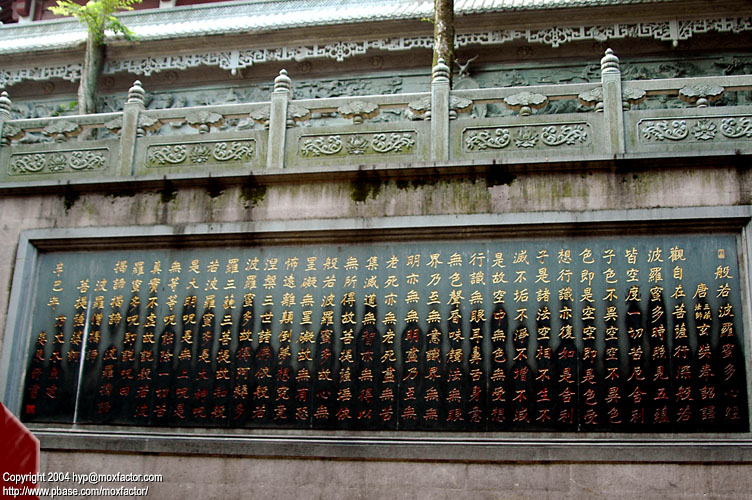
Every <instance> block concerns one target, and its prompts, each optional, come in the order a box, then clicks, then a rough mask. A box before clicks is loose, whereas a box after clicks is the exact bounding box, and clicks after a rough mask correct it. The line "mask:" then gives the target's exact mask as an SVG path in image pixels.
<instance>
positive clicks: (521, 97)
mask: <svg viewBox="0 0 752 500" xmlns="http://www.w3.org/2000/svg"><path fill="white" fill-rule="evenodd" d="M504 104H505V105H506V106H507V107H508V108H509V109H513V110H519V112H520V116H530V115H531V114H532V112H533V109H543V108H545V107H546V106H547V105H548V97H546V96H544V95H543V94H538V93H535V92H529V91H527V90H525V91H523V92H520V93H518V94H513V95H510V96H508V97H505V98H504Z"/></svg>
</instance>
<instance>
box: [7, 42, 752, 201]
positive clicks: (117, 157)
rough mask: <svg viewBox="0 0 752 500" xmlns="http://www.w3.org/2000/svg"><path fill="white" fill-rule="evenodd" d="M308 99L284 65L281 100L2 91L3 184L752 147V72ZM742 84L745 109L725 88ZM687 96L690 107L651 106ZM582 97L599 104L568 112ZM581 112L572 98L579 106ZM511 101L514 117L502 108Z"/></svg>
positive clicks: (608, 59)
mask: <svg viewBox="0 0 752 500" xmlns="http://www.w3.org/2000/svg"><path fill="white" fill-rule="evenodd" d="M601 73H602V75H601V82H600V83H576V84H560V85H538V86H529V87H504V88H484V89H463V90H455V91H452V90H450V83H449V78H448V77H449V68H447V67H446V65H444V64H443V62H441V61H440V62H439V64H437V66H436V67H434V68H433V72H432V81H431V87H430V91H428V92H425V93H412V94H389V95H371V96H363V97H337V98H324V99H305V100H294V99H292V98H291V92H290V89H291V86H292V85H293V84H294V82H293V81H292V80H291V78H290V77H289V76H288V75H287V73H286V72H285V71H284V70H283V71H281V72H280V75H279V76H278V77H277V78H276V79H275V82H274V89H273V91H272V93H271V96H270V100H269V101H267V102H256V103H243V104H228V105H215V106H202V107H188V108H172V109H161V110H146V109H145V107H144V95H145V91H144V89H143V88H142V86H141V83H140V82H138V81H136V82H135V83H134V85H133V87H132V88H131V89H130V91H129V95H128V100H127V102H126V104H125V105H124V109H123V110H122V111H121V112H117V113H102V114H94V115H78V116H59V117H50V118H35V119H22V120H12V119H10V105H11V101H10V98H9V96H8V95H7V94H6V93H3V94H2V97H0V130H2V134H1V135H0V137H1V139H2V142H1V143H0V187H1V188H2V189H4V190H13V189H16V188H18V187H21V186H28V185H35V186H42V187H43V186H48V185H60V184H62V183H70V184H78V183H80V184H86V183H91V182H102V181H103V180H107V181H117V180H128V181H129V182H132V181H139V180H148V179H153V178H155V177H156V178H174V179H181V178H192V179H195V178H196V177H198V178H201V177H208V176H212V177H223V176H230V177H232V176H235V177H238V176H247V175H251V174H252V175H257V174H273V173H274V172H279V170H278V169H288V171H295V172H300V173H302V174H305V173H306V172H307V171H311V170H316V171H322V170H323V171H336V170H338V169H342V168H345V167H347V168H352V167H353V166H363V165H367V166H369V167H370V168H373V169H379V168H382V167H385V166H387V165H390V166H394V165H398V166H403V165H409V166H411V167H412V168H419V167H421V166H427V167H434V166H436V165H455V166H456V165H462V164H469V165H478V164H485V165H491V166H492V165H494V164H504V165H517V166H525V165H530V164H532V163H538V164H540V163H544V164H545V163H561V162H570V161H579V162H591V161H592V162H613V161H619V160H622V159H627V160H628V159H630V158H635V159H641V160H644V159H646V158H653V157H654V158H663V157H666V156H672V157H681V156H704V155H709V154H712V155H715V156H719V155H720V156H723V155H736V154H742V153H747V152H749V151H750V149H752V105H750V104H746V103H747V102H748V99H747V96H746V94H743V93H744V92H746V91H748V90H750V89H752V75H743V76H720V77H702V78H674V79H663V80H633V81H623V80H622V79H621V73H620V71H619V60H618V58H617V57H616V56H615V55H614V54H613V52H612V51H611V50H608V51H607V52H606V55H605V56H604V57H603V59H602V60H601ZM733 93H739V94H738V95H739V96H740V97H739V98H737V99H733V100H732V102H735V104H733V105H719V104H722V102H721V99H722V97H723V96H724V94H733ZM665 96H669V97H678V99H679V101H676V100H674V101H672V102H674V103H679V105H680V106H682V107H675V106H673V107H669V106H663V107H658V108H656V107H655V106H650V107H648V108H647V109H644V108H645V107H644V106H639V104H640V103H642V102H643V101H645V100H649V99H656V98H661V97H664V98H665ZM560 101H576V102H577V103H578V104H579V106H578V107H577V108H578V109H580V110H583V111H585V112H557V111H556V103H557V102H560ZM570 108H571V107H570ZM492 109H493V110H497V111H498V110H499V109H503V110H504V112H503V113H500V112H491V111H489V110H492Z"/></svg>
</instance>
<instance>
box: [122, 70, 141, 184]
mask: <svg viewBox="0 0 752 500" xmlns="http://www.w3.org/2000/svg"><path fill="white" fill-rule="evenodd" d="M145 94H146V92H144V88H143V87H142V86H141V82H140V81H139V80H136V81H135V82H133V86H132V87H131V88H130V89H128V100H127V101H125V105H124V106H123V127H122V128H121V129H120V166H119V170H120V175H122V176H125V177H130V176H131V175H133V174H134V173H135V165H134V162H133V160H134V157H135V152H136V138H137V137H138V115H139V113H140V112H141V111H143V110H145V109H146V107H145V106H144V95H145Z"/></svg>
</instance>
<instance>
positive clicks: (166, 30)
mask: <svg viewBox="0 0 752 500" xmlns="http://www.w3.org/2000/svg"><path fill="white" fill-rule="evenodd" d="M672 1H676V0H456V1H455V10H456V13H457V15H460V16H461V15H469V14H482V13H488V12H498V11H503V10H546V9H559V8H572V7H589V6H606V5H622V4H637V3H661V2H663V3H665V2H672ZM432 12H433V0H246V1H243V2H223V3H213V4H199V5H191V6H184V7H175V8H169V9H149V10H141V11H134V12H124V13H121V14H119V15H118V16H119V17H121V18H122V19H123V21H124V22H125V24H126V25H128V27H129V28H131V29H132V30H133V32H134V33H135V34H136V35H137V36H138V37H139V39H140V40H143V41H149V40H162V39H166V38H176V37H179V38H183V37H185V38H189V37H194V36H205V35H222V34H232V33H239V32H248V31H258V32H265V31H271V30H279V29H289V28H301V27H309V26H325V25H332V24H347V23H360V22H370V21H374V20H383V21H388V20H404V19H421V18H424V17H426V16H430V15H431V14H432ZM85 39H86V37H85V31H84V29H83V27H82V26H81V25H80V24H79V23H78V22H77V21H76V20H74V19H56V20H50V21H39V22H34V23H29V24H11V25H2V26H0V54H13V53H19V52H27V51H41V50H57V49H66V48H71V47H75V46H76V45H78V44H81V43H83V42H84V41H85Z"/></svg>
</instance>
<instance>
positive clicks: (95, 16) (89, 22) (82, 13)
mask: <svg viewBox="0 0 752 500" xmlns="http://www.w3.org/2000/svg"><path fill="white" fill-rule="evenodd" d="M137 3H141V0H89V2H87V3H86V5H78V4H77V3H74V2H72V1H71V0H57V5H55V6H53V7H50V8H49V10H50V12H52V13H53V14H56V15H58V16H73V17H75V18H77V19H78V20H79V21H81V23H82V24H85V25H86V27H87V28H88V30H89V33H91V34H92V35H93V36H94V41H95V42H97V43H103V42H104V33H105V31H112V32H113V33H116V34H117V33H120V34H122V35H123V36H125V38H126V39H128V40H133V39H135V35H134V34H133V32H132V31H131V30H130V29H128V27H127V26H125V25H124V24H123V23H121V22H120V21H119V20H118V18H116V17H115V16H114V13H115V12H117V11H120V10H133V5H134V4H137Z"/></svg>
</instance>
